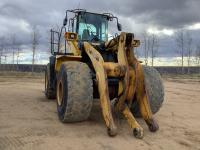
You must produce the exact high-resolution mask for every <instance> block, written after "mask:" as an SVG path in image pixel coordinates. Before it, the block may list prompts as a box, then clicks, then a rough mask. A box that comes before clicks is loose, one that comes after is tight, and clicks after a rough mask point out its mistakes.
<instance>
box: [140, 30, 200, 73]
mask: <svg viewBox="0 0 200 150" xmlns="http://www.w3.org/2000/svg"><path fill="white" fill-rule="evenodd" d="M172 38H173V39H174V44H175V46H176V48H175V50H174V51H175V53H176V54H177V55H178V56H180V57H181V60H180V61H181V67H182V72H184V61H186V62H187V66H188V72H189V67H190V66H191V64H192V62H193V63H195V64H196V65H197V66H199V67H200V43H197V44H195V43H194V40H193V38H192V36H191V34H190V32H189V31H186V30H183V29H182V30H178V31H177V32H175V34H174V36H173V37H172ZM159 48H161V47H160V39H159V36H158V35H156V34H150V33H148V32H144V33H142V49H143V52H144V64H145V65H151V66H154V59H155V58H156V57H157V56H158V52H159ZM169 48H170V47H169ZM192 58H194V59H192ZM185 59H186V60H185ZM149 60H151V61H149Z"/></svg>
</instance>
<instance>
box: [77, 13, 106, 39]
mask: <svg viewBox="0 0 200 150" xmlns="http://www.w3.org/2000/svg"><path fill="white" fill-rule="evenodd" d="M76 33H77V34H78V39H79V40H82V41H107V40H108V17H107V16H106V15H99V14H93V13H88V12H80V13H79V15H78V16H77V28H76Z"/></svg>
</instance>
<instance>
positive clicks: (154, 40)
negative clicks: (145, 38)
mask: <svg viewBox="0 0 200 150" xmlns="http://www.w3.org/2000/svg"><path fill="white" fill-rule="evenodd" d="M150 42H151V66H154V58H155V57H156V55H157V53H158V47H159V41H158V36H156V35H155V34H151V35H150Z"/></svg>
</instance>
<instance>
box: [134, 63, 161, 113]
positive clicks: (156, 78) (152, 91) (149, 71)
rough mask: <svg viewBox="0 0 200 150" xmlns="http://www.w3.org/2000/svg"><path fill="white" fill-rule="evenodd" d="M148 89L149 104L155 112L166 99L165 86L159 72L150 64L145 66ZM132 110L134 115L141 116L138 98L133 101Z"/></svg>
mask: <svg viewBox="0 0 200 150" xmlns="http://www.w3.org/2000/svg"><path fill="white" fill-rule="evenodd" d="M143 72H144V77H145V86H146V91H147V94H148V97H149V104H150V108H151V111H152V113H153V114H155V113H157V112H158V111H159V109H160V107H161V106H162V103H163V101H164V86H163V83H162V79H161V76H160V74H159V72H158V71H157V70H156V69H155V68H153V67H150V66H143ZM131 111H132V112H133V114H134V116H136V117H141V114H140V109H139V104H138V102H137V100H134V101H133V104H132V107H131Z"/></svg>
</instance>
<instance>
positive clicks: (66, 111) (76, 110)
mask: <svg viewBox="0 0 200 150" xmlns="http://www.w3.org/2000/svg"><path fill="white" fill-rule="evenodd" d="M57 79H58V80H57V94H56V95H57V112H58V117H59V119H60V121H61V122H79V121H84V120H87V119H88V117H89V115H90V112H91V109H92V104H93V85H92V83H93V82H92V77H91V73H90V68H89V67H88V66H87V64H85V63H82V62H70V61H69V62H65V63H63V64H62V65H61V68H60V71H59V73H58V77H57Z"/></svg>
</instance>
